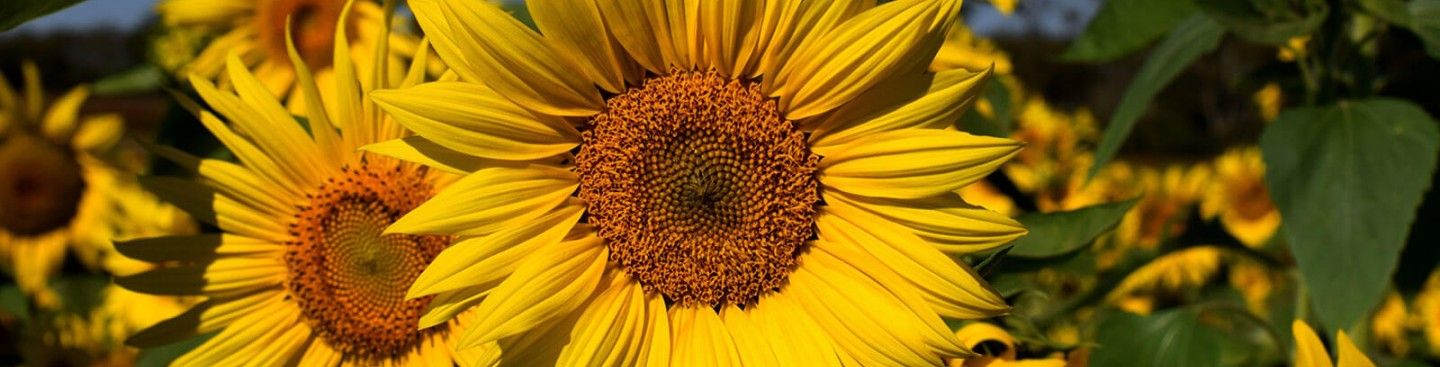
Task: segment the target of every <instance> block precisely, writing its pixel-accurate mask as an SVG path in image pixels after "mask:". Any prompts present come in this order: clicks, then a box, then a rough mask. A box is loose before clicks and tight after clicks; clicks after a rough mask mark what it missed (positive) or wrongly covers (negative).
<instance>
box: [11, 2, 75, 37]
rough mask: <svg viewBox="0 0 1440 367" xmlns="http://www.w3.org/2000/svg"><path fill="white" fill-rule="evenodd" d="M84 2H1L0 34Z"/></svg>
mask: <svg viewBox="0 0 1440 367" xmlns="http://www.w3.org/2000/svg"><path fill="white" fill-rule="evenodd" d="M81 1H83V0H5V1H0V32H3V31H8V30H10V29H13V28H15V27H19V26H20V25H21V24H25V22H28V21H30V20H31V19H35V18H39V17H41V16H44V15H46V14H50V13H54V12H57V11H60V10H61V9H65V8H68V7H70V6H71V5H75V4H79V3H80V2H81Z"/></svg>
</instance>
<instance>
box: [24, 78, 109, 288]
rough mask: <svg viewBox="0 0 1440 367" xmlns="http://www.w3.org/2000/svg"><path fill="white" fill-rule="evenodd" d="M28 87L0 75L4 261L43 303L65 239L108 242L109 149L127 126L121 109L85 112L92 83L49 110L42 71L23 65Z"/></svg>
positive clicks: (66, 242) (81, 244) (96, 243)
mask: <svg viewBox="0 0 1440 367" xmlns="http://www.w3.org/2000/svg"><path fill="white" fill-rule="evenodd" d="M22 74H23V75H24V78H25V86H24V90H21V91H17V90H15V89H12V87H11V85H10V83H9V81H7V80H5V79H4V77H0V172H4V174H3V175H0V264H3V265H0V267H3V268H4V270H5V271H6V272H7V273H9V274H10V275H11V276H13V277H15V280H16V283H18V285H19V287H20V289H21V290H23V291H24V292H25V293H26V294H27V295H30V296H32V297H34V300H35V301H36V303H37V304H38V305H40V306H42V307H43V306H51V305H53V304H54V302H55V301H56V299H55V297H54V296H55V295H54V294H53V292H51V291H49V290H47V289H46V283H47V281H48V279H49V277H50V275H52V274H53V273H55V271H56V270H58V267H59V266H60V263H61V262H62V260H64V257H65V252H66V248H67V246H77V247H89V246H103V242H104V241H108V240H109V238H108V237H107V236H105V233H104V232H103V231H104V230H105V226H104V225H101V223H102V222H103V221H105V220H106V219H107V218H109V217H110V215H109V214H108V213H109V211H110V204H109V201H108V198H107V195H106V192H108V191H109V190H110V189H111V185H112V183H113V182H114V181H115V179H116V177H117V176H118V175H119V172H118V171H116V169H115V168H114V167H112V166H110V165H109V164H107V163H106V162H105V160H104V159H102V158H103V156H104V155H105V153H106V152H107V151H108V150H110V148H112V147H113V146H114V145H115V142H116V141H118V140H119V139H120V136H121V135H122V133H123V131H124V123H123V122H122V121H121V119H120V117H119V116H118V115H98V116H81V114H80V107H81V105H82V104H83V103H84V102H85V99H86V98H87V97H88V96H89V94H90V93H89V91H90V90H89V88H87V87H84V86H81V87H76V88H74V89H72V90H70V91H69V92H67V93H65V94H64V95H61V96H60V97H58V98H56V99H55V100H54V101H52V103H51V104H50V106H49V108H48V109H47V108H46V107H45V104H44V99H45V96H44V93H43V91H42V90H41V85H40V73H39V71H38V70H37V69H36V67H35V65H34V64H32V63H28V62H27V63H25V64H24V65H23V66H22Z"/></svg>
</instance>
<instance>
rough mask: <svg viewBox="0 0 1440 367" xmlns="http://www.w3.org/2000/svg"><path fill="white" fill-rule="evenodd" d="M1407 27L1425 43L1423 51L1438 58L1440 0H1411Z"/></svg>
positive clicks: (1439, 52)
mask: <svg viewBox="0 0 1440 367" xmlns="http://www.w3.org/2000/svg"><path fill="white" fill-rule="evenodd" d="M1408 27H1409V28H1410V31H1412V32H1415V35H1417V36H1420V40H1421V41H1422V42H1424V43H1425V53H1428V54H1430V57H1433V58H1437V59H1440V0H1415V1H1411V2H1410V24H1409V25H1408Z"/></svg>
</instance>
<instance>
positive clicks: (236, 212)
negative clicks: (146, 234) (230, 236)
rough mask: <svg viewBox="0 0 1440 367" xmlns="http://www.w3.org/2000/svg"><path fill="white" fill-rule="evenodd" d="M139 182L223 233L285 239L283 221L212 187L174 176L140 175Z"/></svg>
mask: <svg viewBox="0 0 1440 367" xmlns="http://www.w3.org/2000/svg"><path fill="white" fill-rule="evenodd" d="M140 185H141V186H143V187H145V188H146V189H148V190H150V192H154V193H155V194H156V196H159V197H160V198H161V199H163V200H165V201H166V202H169V203H171V204H174V205H175V206H176V207H179V208H181V209H184V210H185V212H187V213H190V216H192V217H194V218H195V219H196V220H199V221H202V222H205V223H210V224H213V225H216V226H218V227H220V229H221V230H224V231H226V232H230V233H235V234H239V235H244V236H249V237H255V238H260V239H267V240H272V241H284V240H285V239H286V238H289V237H288V233H289V230H288V229H286V227H285V226H286V224H285V223H281V221H280V220H277V219H276V218H274V217H271V216H267V215H265V214H264V213H263V212H259V211H256V210H255V209H253V208H250V207H249V206H246V205H244V204H241V203H238V202H236V201H235V200H234V199H230V198H228V197H225V196H222V195H216V193H215V190H213V189H211V188H209V187H206V186H204V185H201V184H199V183H196V182H192V181H189V180H184V179H179V178H174V177H141V178H140Z"/></svg>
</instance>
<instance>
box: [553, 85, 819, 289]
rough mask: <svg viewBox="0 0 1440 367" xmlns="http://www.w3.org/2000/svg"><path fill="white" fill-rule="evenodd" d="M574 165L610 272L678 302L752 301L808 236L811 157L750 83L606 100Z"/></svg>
mask: <svg viewBox="0 0 1440 367" xmlns="http://www.w3.org/2000/svg"><path fill="white" fill-rule="evenodd" d="M583 136H584V139H585V144H584V145H582V148H581V150H580V152H579V155H578V156H577V157H576V168H577V171H578V172H579V173H580V193H579V196H580V197H581V198H583V199H585V200H586V201H587V202H588V203H589V208H588V210H589V214H590V217H589V221H590V222H591V223H593V224H594V225H595V227H596V229H597V230H598V232H599V236H600V237H601V238H603V239H605V240H606V243H607V245H608V246H609V247H610V256H611V260H612V261H614V262H616V263H618V264H619V265H620V266H621V267H622V268H624V269H625V271H626V272H628V273H629V274H630V275H631V276H632V277H634V278H635V279H637V280H638V281H639V282H640V283H641V285H642V286H644V287H646V288H647V289H649V290H652V291H658V292H660V293H661V294H663V295H665V297H666V298H668V299H670V300H671V301H673V302H677V303H680V304H685V305H711V306H718V305H722V304H733V305H746V304H753V303H754V302H755V301H756V300H757V299H758V298H759V297H760V296H761V295H763V294H765V293H767V292H770V291H773V290H776V289H778V288H779V287H780V286H781V285H783V284H784V282H785V281H786V279H787V277H788V275H789V273H790V271H792V270H793V269H794V267H795V265H796V256H797V254H798V252H799V251H801V249H802V248H803V245H804V243H805V242H806V241H807V240H809V239H810V238H811V237H812V235H813V234H814V229H813V227H814V215H815V210H816V209H815V206H816V203H817V201H818V200H819V194H818V192H817V181H816V178H815V167H816V163H817V162H818V160H819V159H818V158H817V156H815V155H814V154H812V153H811V152H810V151H809V149H808V147H807V146H806V141H805V135H804V133H802V132H801V131H800V130H799V129H797V128H796V127H795V124H794V123H793V122H791V121H788V120H785V119H784V118H783V117H781V115H780V112H779V109H778V108H777V107H776V104H775V101H774V100H773V99H771V98H768V97H766V96H765V95H764V94H763V93H761V91H760V86H759V85H758V84H757V83H752V82H747V81H739V80H732V79H728V78H725V77H722V76H721V75H719V74H718V73H715V72H689V71H675V72H672V73H671V74H670V75H666V76H660V77H654V78H651V79H648V80H646V81H645V82H644V84H643V85H642V86H640V87H638V88H632V89H630V90H628V91H626V92H624V93H621V94H619V95H616V96H614V97H612V98H610V99H609V100H608V101H607V106H606V109H605V111H604V112H602V113H600V114H598V115H596V116H595V117H593V118H591V120H590V127H589V128H588V129H587V130H586V131H584V134H583Z"/></svg>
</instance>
